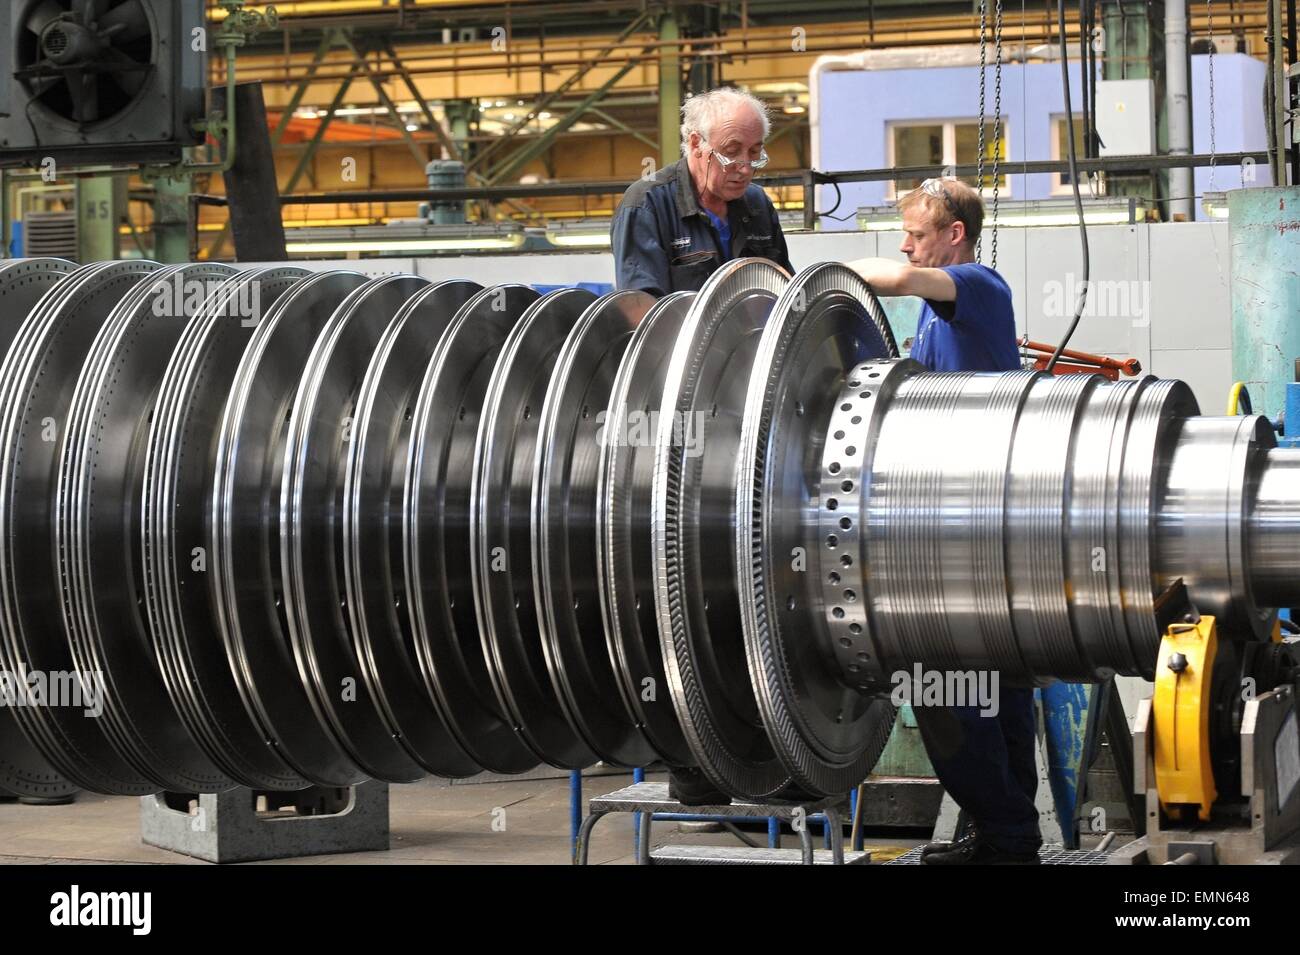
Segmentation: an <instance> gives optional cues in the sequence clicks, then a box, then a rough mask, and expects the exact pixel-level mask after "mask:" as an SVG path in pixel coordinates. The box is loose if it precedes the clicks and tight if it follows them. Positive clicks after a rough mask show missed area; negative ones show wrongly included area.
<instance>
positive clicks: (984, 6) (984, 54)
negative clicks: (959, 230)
mask: <svg viewBox="0 0 1300 955" xmlns="http://www.w3.org/2000/svg"><path fill="white" fill-rule="evenodd" d="M987 29H988V0H980V119H979V143H978V145H977V146H976V147H975V149H976V156H975V188H976V189H977V190H978V191H979V192H980V193H983V191H984V91H985V88H986V85H987V83H986V81H985V77H984V73H985V69H986V68H987V66H988V41H987V40H986V38H985V34H986V32H987ZM982 246H983V237H981V238H978V239H976V240H975V259H976V261H980V260H982V259H983V257H984V254H983V248H982Z"/></svg>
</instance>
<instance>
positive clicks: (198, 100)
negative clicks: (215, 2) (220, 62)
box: [0, 0, 206, 165]
mask: <svg viewBox="0 0 1300 955" xmlns="http://www.w3.org/2000/svg"><path fill="white" fill-rule="evenodd" d="M7 7H8V10H7V12H5V13H2V14H0V18H2V19H0V69H2V72H0V84H3V86H2V87H0V163H3V164H6V165H15V164H39V163H40V162H42V161H43V160H44V159H45V158H46V157H53V158H54V159H55V160H56V161H60V160H62V161H65V162H73V163H86V162H105V161H148V162H154V161H167V160H172V159H176V158H179V156H180V154H181V148H182V147H183V146H187V145H194V144H196V143H198V142H199V141H200V138H199V134H197V133H196V132H195V131H194V130H193V128H192V123H193V121H194V120H196V119H198V118H200V117H201V116H202V114H203V89H204V79H205V77H204V71H205V58H206V54H205V53H204V51H202V50H195V49H193V46H194V45H195V44H193V43H192V39H193V31H194V29H195V28H197V27H202V26H203V25H204V21H203V0H9V3H8V4H7Z"/></svg>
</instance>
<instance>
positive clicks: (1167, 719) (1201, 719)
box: [1152, 617, 1218, 821]
mask: <svg viewBox="0 0 1300 955" xmlns="http://www.w3.org/2000/svg"><path fill="white" fill-rule="evenodd" d="M1217 651H1218V633H1217V631H1216V630H1215V626H1214V618H1213V617H1201V618H1200V620H1199V621H1197V622H1196V623H1175V624H1170V625H1169V628H1168V629H1167V630H1166V631H1165V636H1164V639H1163V640H1162V641H1161V642H1160V657H1159V659H1158V661H1157V663H1156V688H1155V697H1154V699H1153V700H1152V718H1153V721H1154V724H1155V726H1154V729H1155V732H1154V733H1153V734H1152V735H1153V736H1154V744H1155V773H1156V791H1157V793H1158V794H1159V796H1160V805H1161V807H1162V808H1163V809H1164V810H1165V812H1166V813H1168V814H1169V815H1170V817H1171V818H1177V816H1178V815H1180V814H1181V813H1182V811H1183V809H1184V807H1195V808H1196V810H1197V816H1198V818H1200V819H1201V820H1202V821H1207V820H1209V818H1210V806H1212V805H1213V804H1214V800H1215V799H1216V798H1217V796H1218V792H1217V790H1216V789H1215V788H1214V773H1213V771H1212V769H1211V766H1210V704H1211V701H1210V682H1211V680H1210V677H1211V673H1212V670H1213V667H1214V657H1215V654H1216V652H1217Z"/></svg>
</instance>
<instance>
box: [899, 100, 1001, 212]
mask: <svg viewBox="0 0 1300 955" xmlns="http://www.w3.org/2000/svg"><path fill="white" fill-rule="evenodd" d="M1001 132H1002V135H1001V136H1000V137H998V138H997V139H995V138H994V135H993V120H992V119H986V120H985V121H984V162H985V164H986V167H987V166H988V164H991V163H992V162H993V159H994V157H997V158H998V159H1002V160H1005V159H1006V158H1007V142H1008V135H1007V122H1006V120H1005V119H1004V120H1003V121H1002V131H1001ZM979 140H980V124H979V121H978V120H974V119H958V120H949V121H946V122H924V123H921V122H917V123H911V122H903V123H892V124H891V125H890V128H889V163H890V165H891V166H956V165H967V164H969V165H975V164H976V163H977V162H978V161H979ZM960 178H961V180H962V182H965V183H968V184H969V185H972V186H974V185H976V182H977V180H978V177H977V176H961V177H960ZM998 179H999V183H998V188H999V190H1000V192H1001V194H1002V195H1003V196H1004V197H1005V196H1007V195H1010V180H1009V179H1008V178H1007V176H1006V175H1001V176H999V177H998ZM920 184H921V180H920V179H910V178H909V179H896V180H894V181H893V182H892V183H890V195H889V198H891V199H897V198H898V197H899V196H901V195H904V194H905V193H908V192H911V191H912V190H913V189H915V188H916V187H917V186H919V185H920ZM980 185H981V187H982V188H983V191H984V192H985V193H986V194H988V195H992V193H993V173H992V169H990V168H986V169H985V171H984V181H983V182H982V183H980Z"/></svg>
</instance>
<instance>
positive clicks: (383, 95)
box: [340, 30, 429, 172]
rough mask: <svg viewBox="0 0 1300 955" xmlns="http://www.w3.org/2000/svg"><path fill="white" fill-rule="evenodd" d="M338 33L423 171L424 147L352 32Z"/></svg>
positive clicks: (425, 158)
mask: <svg viewBox="0 0 1300 955" xmlns="http://www.w3.org/2000/svg"><path fill="white" fill-rule="evenodd" d="M340 35H341V37H342V39H343V43H344V44H345V45H346V46H347V48H348V49H349V50H351V51H352V56H353V57H354V58H355V60H356V64H357V66H358V67H360V68H361V69H362V70H363V71H364V72H365V76H366V79H368V80H369V81H370V85H371V86H372V87H374V90H375V95H376V96H378V97H379V101H380V102H381V103H383V104H384V106H385V108H387V110H388V115H389V117H390V118H391V119H392V120H393V121H394V122H395V123H396V125H397V131H398V132H400V133H401V134H402V138H403V139H404V140H406V145H407V147H408V148H409V149H410V150H411V155H413V156H414V157H415V161H416V162H417V163H419V165H420V171H421V172H423V171H424V166H425V164H426V163H427V162H428V161H429V155H428V153H426V152H425V151H424V148H423V147H422V146H420V144H419V143H417V142H416V141H415V137H414V136H412V135H411V131H410V130H409V129H407V128H406V123H404V122H402V114H401V113H400V112H399V111H398V109H397V104H396V103H394V102H393V100H392V97H390V96H389V95H388V91H387V90H385V89H384V84H383V81H382V80H380V79H379V77H377V76H375V75H374V74H373V73H372V72H371V70H370V63H369V62H368V61H367V60H366V57H365V55H364V54H363V53H362V52H361V49H360V47H358V46H357V44H356V42H355V41H354V40H353V38H352V34H351V33H349V32H348V31H347V30H344V31H342V33H341V34H340Z"/></svg>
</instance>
